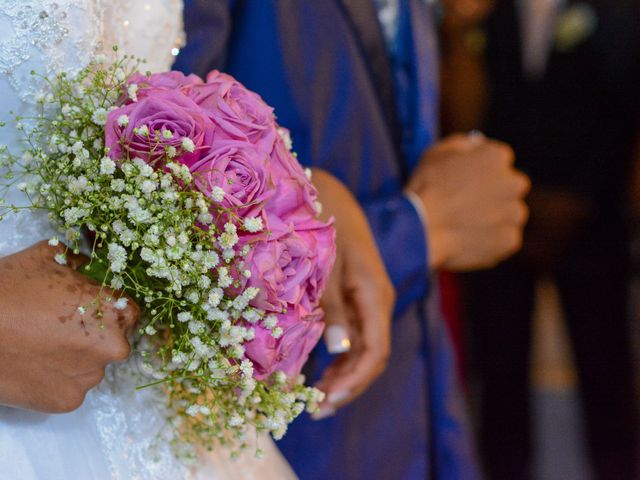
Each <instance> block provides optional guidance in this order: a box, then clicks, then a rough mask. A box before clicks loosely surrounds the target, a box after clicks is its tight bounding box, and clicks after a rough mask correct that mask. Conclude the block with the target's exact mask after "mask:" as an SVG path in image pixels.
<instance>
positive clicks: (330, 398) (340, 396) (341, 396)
mask: <svg viewBox="0 0 640 480" xmlns="http://www.w3.org/2000/svg"><path fill="white" fill-rule="evenodd" d="M350 396H351V392H350V391H349V390H342V391H341V392H333V393H330V394H329V395H327V402H329V403H331V404H333V405H337V404H339V403H342V402H344V401H345V400H346V399H347V398H349V397H350Z"/></svg>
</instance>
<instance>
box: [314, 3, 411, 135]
mask: <svg viewBox="0 0 640 480" xmlns="http://www.w3.org/2000/svg"><path fill="white" fill-rule="evenodd" d="M323 1H324V0H323ZM336 1H337V2H338V3H339V4H340V6H341V7H342V10H343V11H344V14H345V16H346V17H347V18H348V19H349V21H350V22H349V23H350V24H351V26H352V28H353V30H354V33H355V36H356V38H357V41H358V44H359V45H360V47H361V49H362V52H363V55H364V58H365V61H366V64H367V66H368V68H369V72H370V75H371V78H372V81H373V84H374V86H375V88H376V90H377V94H378V98H379V100H380V104H381V106H382V109H383V111H384V113H385V116H386V118H387V120H388V123H389V127H390V128H391V130H392V131H393V132H394V134H395V133H396V132H397V131H398V120H397V110H396V102H395V94H394V86H393V70H392V66H391V61H390V60H389V54H388V52H387V46H386V43H385V39H384V34H383V33H382V28H381V26H380V23H379V21H378V12H377V10H376V7H375V5H374V2H373V0H336Z"/></svg>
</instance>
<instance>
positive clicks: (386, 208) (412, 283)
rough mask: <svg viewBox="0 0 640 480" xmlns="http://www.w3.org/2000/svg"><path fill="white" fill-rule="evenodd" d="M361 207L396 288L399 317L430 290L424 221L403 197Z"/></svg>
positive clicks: (366, 203)
mask: <svg viewBox="0 0 640 480" xmlns="http://www.w3.org/2000/svg"><path fill="white" fill-rule="evenodd" d="M362 207H363V208H364V211H365V213H366V215H367V218H368V220H369V224H370V225H371V230H372V231H373V234H374V236H375V239H376V243H377V244H378V248H379V250H380V254H381V255H382V259H383V260H384V263H385V266H386V268H387V272H388V273H389V276H390V278H391V281H392V282H393V285H394V287H395V289H396V294H397V302H396V314H400V313H401V312H403V311H404V310H405V309H406V308H407V307H408V306H409V305H411V304H412V303H413V302H415V301H417V300H420V299H423V298H425V297H426V295H427V293H428V289H429V273H428V272H429V267H428V258H429V257H428V249H427V242H426V239H425V234H424V227H423V225H422V221H421V220H420V217H419V216H418V213H417V212H416V210H415V208H414V207H413V205H412V204H411V202H409V200H407V198H406V197H405V196H404V195H402V194H398V195H393V196H390V197H385V198H381V199H375V200H372V201H369V202H365V203H364V204H363V205H362Z"/></svg>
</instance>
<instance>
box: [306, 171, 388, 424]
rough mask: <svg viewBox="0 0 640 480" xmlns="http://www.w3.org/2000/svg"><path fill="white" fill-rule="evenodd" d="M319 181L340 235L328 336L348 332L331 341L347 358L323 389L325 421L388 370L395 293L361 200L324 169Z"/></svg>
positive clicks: (325, 302)
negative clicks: (359, 201)
mask: <svg viewBox="0 0 640 480" xmlns="http://www.w3.org/2000/svg"><path fill="white" fill-rule="evenodd" d="M313 182H314V184H315V185H316V187H317V188H318V191H319V194H320V201H321V203H322V205H323V211H324V212H323V217H324V219H325V220H326V219H328V218H329V217H331V216H333V217H334V218H335V227H336V230H337V258H336V265H335V268H334V270H333V273H332V276H331V279H330V281H329V285H328V287H327V291H326V292H325V295H324V297H323V299H322V307H323V308H324V310H325V313H326V316H325V320H326V322H327V332H344V334H343V335H342V338H340V335H338V336H337V337H336V336H333V338H329V337H326V340H327V343H328V347H329V350H330V351H331V350H332V351H334V352H336V353H338V352H344V353H342V355H340V356H339V357H338V358H337V359H336V361H335V362H334V363H333V364H332V365H331V366H330V367H329V368H328V369H327V370H326V371H325V372H324V376H323V378H322V380H321V381H320V383H319V385H318V387H319V388H320V389H321V390H323V391H324V392H326V393H327V399H326V400H325V402H324V403H323V405H321V409H320V413H319V414H318V416H317V418H322V417H326V416H328V415H331V414H333V413H334V412H335V410H336V409H337V408H339V407H341V406H343V405H345V404H347V403H349V402H350V401H352V400H353V399H355V398H356V397H357V396H358V395H360V394H361V393H362V392H363V391H365V390H366V389H367V387H368V386H369V385H370V384H371V383H372V382H373V381H374V380H375V379H376V378H377V377H378V376H379V375H380V374H381V373H382V372H383V371H384V368H385V366H386V363H387V359H388V357H389V353H390V349H391V318H392V312H393V305H394V301H395V294H394V291H393V287H392V285H391V281H390V280H389V278H388V276H387V273H386V270H385V268H384V265H383V263H382V259H381V257H380V254H379V253H378V249H377V247H376V244H375V241H374V239H373V234H372V233H371V231H370V229H369V224H368V222H367V219H366V217H365V215H364V212H363V211H362V209H361V208H360V206H359V205H358V202H357V200H356V199H355V198H354V197H353V195H352V194H351V193H350V192H349V191H348V190H347V188H346V187H345V186H344V185H343V184H342V183H340V182H339V181H338V180H337V179H336V178H335V177H333V176H331V175H330V174H328V173H326V172H324V171H322V170H317V169H316V170H314V171H313ZM336 327H338V329H337V330H336ZM336 342H337V343H338V345H335V343H336ZM345 343H346V344H345Z"/></svg>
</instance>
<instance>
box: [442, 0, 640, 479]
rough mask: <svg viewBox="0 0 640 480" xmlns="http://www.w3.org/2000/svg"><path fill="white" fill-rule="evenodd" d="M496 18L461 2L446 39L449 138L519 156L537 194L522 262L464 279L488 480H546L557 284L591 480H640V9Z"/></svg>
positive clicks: (496, 9) (477, 1) (537, 3)
mask: <svg viewBox="0 0 640 480" xmlns="http://www.w3.org/2000/svg"><path fill="white" fill-rule="evenodd" d="M491 3H492V4H490V2H487V1H484V0H449V1H448V5H447V6H448V8H447V10H446V15H445V21H444V24H443V39H444V42H445V45H444V52H445V62H444V66H445V68H444V72H443V78H444V82H443V83H444V85H445V87H443V95H444V105H445V108H444V120H445V124H446V125H447V128H449V129H455V130H457V129H464V130H467V129H469V128H480V129H482V130H483V131H484V132H486V133H487V134H488V135H490V136H492V137H495V138H497V139H500V140H502V141H505V142H508V143H510V144H511V145H512V146H513V148H514V150H515V152H516V158H517V165H518V166H519V167H520V168H522V169H523V170H524V171H525V172H527V173H528V174H529V175H530V176H531V179H532V184H533V188H532V192H531V194H530V196H529V199H528V203H529V206H530V210H531V217H530V222H529V225H528V227H527V229H526V231H525V240H524V248H523V251H522V252H521V253H520V254H518V255H517V256H516V257H514V258H512V259H510V260H508V261H506V262H504V263H502V264H501V265H499V266H498V267H497V268H494V269H491V270H486V271H481V272H477V273H472V274H466V275H465V277H464V279H463V284H464V285H463V299H464V310H465V320H466V327H467V329H468V330H467V334H468V338H469V339H470V350H469V363H468V364H469V365H470V368H471V370H472V372H471V374H472V377H471V378H472V379H473V382H472V392H473V393H474V394H477V395H474V398H476V399H479V403H478V405H477V407H478V410H477V413H478V427H479V446H480V450H481V453H482V457H483V460H484V465H485V467H486V470H487V472H488V475H489V478H490V479H506V480H519V479H530V478H532V454H533V449H532V428H531V426H532V418H531V413H532V405H531V402H530V398H531V396H530V389H529V385H530V367H531V364H530V362H531V345H532V332H533V326H532V317H533V311H534V303H535V290H536V285H537V284H539V282H540V281H541V280H543V279H548V278H551V279H553V281H554V283H555V285H556V288H557V292H558V297H559V304H560V306H561V309H562V313H563V317H564V318H565V320H566V327H567V331H568V335H569V339H570V342H571V346H572V350H573V357H574V361H575V365H576V371H577V376H578V379H579V393H580V398H581V400H582V402H581V407H582V412H583V414H584V424H585V425H584V426H585V433H586V440H587V441H586V444H587V449H588V455H589V458H590V460H591V467H592V471H593V476H594V478H595V479H616V480H623V479H624V480H627V479H628V480H631V479H634V478H637V477H636V475H637V470H638V413H637V404H636V401H635V391H634V375H633V372H632V366H633V361H632V353H631V348H630V341H631V335H630V326H629V323H630V322H629V315H628V305H629V302H628V289H629V273H630V272H629V241H628V239H629V235H628V229H627V222H626V214H627V212H628V211H629V209H628V203H627V202H628V199H629V197H628V186H629V178H630V175H629V174H630V172H631V167H632V163H633V158H634V153H633V150H634V143H635V141H636V138H637V134H638V122H637V119H638V114H639V113H640V110H639V108H638V107H639V101H640V91H639V90H640V74H639V73H640V71H639V68H638V67H639V59H640V55H639V54H640V37H639V36H640V28H639V27H640V2H638V1H636V0H610V1H607V0H582V1H580V0H495V1H494V2H491ZM560 458H562V457H560ZM545 480H546V479H545Z"/></svg>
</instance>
